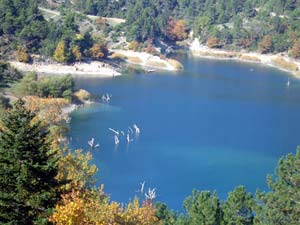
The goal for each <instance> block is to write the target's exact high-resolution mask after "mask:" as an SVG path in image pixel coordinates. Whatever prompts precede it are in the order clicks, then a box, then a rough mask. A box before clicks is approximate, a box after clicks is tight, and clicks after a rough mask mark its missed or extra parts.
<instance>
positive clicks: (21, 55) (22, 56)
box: [17, 47, 31, 63]
mask: <svg viewBox="0 0 300 225" xmlns="http://www.w3.org/2000/svg"><path fill="white" fill-rule="evenodd" d="M17 60H18V61H19V62H23V63H29V62H30V60H31V57H30V55H29V54H28V53H27V51H26V50H25V49H24V48H22V47H21V48H18V50H17Z"/></svg>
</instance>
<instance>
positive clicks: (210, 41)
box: [207, 37, 221, 48]
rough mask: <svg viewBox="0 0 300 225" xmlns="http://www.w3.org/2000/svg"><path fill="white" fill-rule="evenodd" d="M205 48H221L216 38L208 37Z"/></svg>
mask: <svg viewBox="0 0 300 225" xmlns="http://www.w3.org/2000/svg"><path fill="white" fill-rule="evenodd" d="M207 46H208V47H209V48H220V47H221V43H220V39H219V38H217V37H209V38H208V39H207Z"/></svg>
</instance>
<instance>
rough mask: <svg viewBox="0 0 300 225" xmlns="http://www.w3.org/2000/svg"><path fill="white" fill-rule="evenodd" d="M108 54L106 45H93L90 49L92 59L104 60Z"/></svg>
mask: <svg viewBox="0 0 300 225" xmlns="http://www.w3.org/2000/svg"><path fill="white" fill-rule="evenodd" d="M107 54H108V49H107V47H106V45H100V44H94V45H93V47H92V48H90V55H91V57H92V58H93V59H101V58H105V57H106V56H107Z"/></svg>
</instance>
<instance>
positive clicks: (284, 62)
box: [190, 38, 300, 78]
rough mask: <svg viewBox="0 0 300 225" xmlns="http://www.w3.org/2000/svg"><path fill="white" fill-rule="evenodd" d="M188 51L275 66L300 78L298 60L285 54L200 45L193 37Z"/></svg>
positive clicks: (202, 55)
mask: <svg viewBox="0 0 300 225" xmlns="http://www.w3.org/2000/svg"><path fill="white" fill-rule="evenodd" d="M190 51H191V53H192V54H193V55H194V56H198V57H204V58H213V59H232V60H239V61H244V62H251V63H260V64H263V65H268V66H272V67H276V68H278V69H280V70H283V71H286V72H290V73H292V74H293V75H295V76H296V77H299V78H300V72H299V70H300V61H299V60H295V59H292V58H290V57H288V55H287V53H285V54H282V53H280V54H260V53H257V52H235V51H227V50H223V49H215V48H209V47H207V46H205V45H201V44H200V42H199V39H197V38H195V39H194V40H193V42H192V43H191V44H190Z"/></svg>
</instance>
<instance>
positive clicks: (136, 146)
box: [69, 56, 300, 210]
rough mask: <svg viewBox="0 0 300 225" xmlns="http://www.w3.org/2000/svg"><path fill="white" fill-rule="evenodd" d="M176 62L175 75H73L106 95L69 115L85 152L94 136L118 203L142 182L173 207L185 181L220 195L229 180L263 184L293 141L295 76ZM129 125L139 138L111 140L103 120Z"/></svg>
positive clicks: (103, 176) (298, 86)
mask: <svg viewBox="0 0 300 225" xmlns="http://www.w3.org/2000/svg"><path fill="white" fill-rule="evenodd" d="M180 60H181V61H182V63H183V64H184V67H185V69H184V71H182V72H178V73H172V72H164V73H161V72H160V73H152V74H130V75H124V76H121V77H115V78H109V79H103V78H77V79H76V86H77V87H78V88H84V89H87V90H88V91H90V92H91V93H93V94H98V95H101V94H103V93H106V92H108V93H111V94H112V95H113V96H112V101H111V103H110V104H109V105H103V104H94V105H91V106H88V107H85V108H82V109H80V110H78V111H76V112H74V113H73V114H72V120H71V124H70V132H69V136H70V137H72V141H71V146H72V148H84V149H86V150H88V146H87V141H88V140H89V139H90V138H91V137H95V139H96V142H100V144H101V148H100V149H99V150H94V151H93V156H94V161H93V162H94V163H96V164H97V166H98V167H99V174H98V183H99V184H100V183H104V184H105V191H106V192H107V193H109V194H110V195H111V199H112V200H117V201H121V202H128V200H129V199H133V197H134V196H135V195H137V196H139V193H138V192H137V191H138V189H139V183H140V182H142V181H143V180H145V181H146V185H145V187H146V188H147V189H148V187H149V186H150V187H156V189H157V195H158V198H157V200H158V201H163V202H166V203H167V204H168V205H169V206H170V208H173V209H175V210H181V209H182V208H181V205H182V202H183V200H184V199H185V197H187V196H188V195H190V194H191V192H192V189H199V190H212V191H213V190H216V191H217V193H218V196H219V197H220V198H222V199H225V198H226V196H227V194H228V192H229V191H231V190H233V188H234V187H235V186H237V185H245V186H246V187H247V190H248V191H251V192H252V193H255V191H256V189H257V188H259V189H262V190H266V189H267V185H266V175H267V174H270V173H273V172H274V169H275V166H276V164H277V162H278V160H279V158H280V157H281V156H283V155H285V154H287V153H289V152H293V153H294V152H295V149H296V146H297V145H298V144H299V143H300V137H299V136H300V132H299V127H300V120H299V112H300V80H297V79H294V78H293V77H290V76H289V75H288V74H286V73H284V72H281V71H278V70H276V69H274V68H269V67H265V66H262V65H255V64H245V63H240V62H234V61H219V60H207V59H199V58H193V57H184V56H183V57H181V58H180ZM288 77H290V81H291V85H290V87H289V88H287V86H286V82H287V79H288ZM133 123H137V124H138V126H139V127H140V129H141V135H140V136H139V138H138V139H137V140H135V141H134V142H132V143H130V144H129V145H127V143H126V140H125V138H123V139H122V138H121V143H120V145H119V146H118V148H116V147H115V145H114V139H113V135H112V133H111V132H110V131H109V130H108V128H109V127H111V128H114V129H119V130H124V131H127V127H128V126H130V125H132V124H133Z"/></svg>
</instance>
